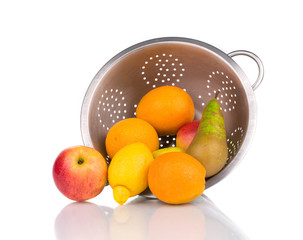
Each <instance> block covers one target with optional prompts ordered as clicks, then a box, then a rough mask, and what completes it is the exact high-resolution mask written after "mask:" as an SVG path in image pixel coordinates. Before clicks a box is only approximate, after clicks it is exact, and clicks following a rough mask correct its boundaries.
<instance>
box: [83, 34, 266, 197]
mask: <svg viewBox="0 0 303 240" xmlns="http://www.w3.org/2000/svg"><path fill="white" fill-rule="evenodd" d="M236 55H245V56H248V57H250V58H252V59H253V60H254V61H255V62H256V63H257V66H258V69H259V75H258V77H257V80H256V81H255V83H254V84H253V85H251V84H250V82H249V81H248V79H247V77H246V75H245V74H244V72H243V71H242V69H241V68H240V67H239V66H238V64H237V63H236V62H235V61H234V60H233V59H232V57H234V56H236ZM263 73H264V71H263V64H262V62H261V60H260V59H259V58H258V57H257V56H256V55H255V54H253V53H251V52H248V51H234V52H231V53H229V54H225V53H224V52H222V51H220V50H219V49H217V48H215V47H213V46H211V45H209V44H206V43H204V42H200V41H197V40H193V39H187V38H177V37H168V38H158V39H152V40H148V41H145V42H141V43H139V44H136V45H134V46H132V47H129V48H127V49H126V50H124V51H122V52H120V53H119V54H117V55H116V56H114V57H113V58H112V59H111V60H109V61H108V62H107V63H106V64H105V65H104V66H103V67H102V68H101V69H100V71H99V72H98V73H97V74H96V76H95V77H94V79H93V80H92V82H91V84H90V86H89V88H88V90H87V92H86V95H85V97H84V101H83V105H82V110H81V132H82V138H83V142H84V144H85V145H86V146H90V147H94V148H95V149H97V150H98V151H100V152H101V154H102V155H103V156H104V157H106V156H107V154H106V150H105V138H106V135H107V132H108V130H109V129H110V128H111V127H112V126H113V125H114V124H115V123H116V122H118V121H120V120H122V119H125V118H130V117H135V114H136V107H137V104H138V103H139V101H140V99H141V98H142V97H143V96H144V95H145V94H146V93H147V92H149V91H150V90H152V89H154V88H156V87H160V86H164V85H172V86H177V87H180V88H182V89H184V91H186V92H187V93H188V94H189V95H190V96H191V97H192V99H193V102H194V105H195V119H200V118H201V115H202V112H203V109H204V107H205V106H206V105H207V103H208V102H209V101H210V100H211V99H212V98H214V96H215V94H216V93H217V92H218V91H219V94H218V96H217V99H218V101H219V102H220V106H221V109H222V112H223V116H224V119H225V125H226V136H227V145H228V152H229V156H228V160H227V163H226V165H225V167H224V168H223V169H222V170H221V171H220V172H219V173H218V174H216V175H215V176H212V177H210V178H208V179H206V188H208V187H210V186H212V185H214V184H216V183H217V182H219V181H220V180H222V179H223V178H224V177H226V176H227V175H228V174H229V173H230V171H231V170H232V169H233V168H234V167H235V166H236V165H237V164H238V163H239V162H240V160H242V159H243V157H244V154H245V153H246V151H247V148H248V146H249V144H250V142H251V140H252V135H253V132H254V127H255V122H256V101H255V96H254V90H255V89H256V88H257V87H258V86H259V84H260V83H261V81H262V79H263ZM159 141H160V148H163V147H168V146H175V142H176V136H168V135H166V136H159ZM106 160H107V162H108V163H109V162H110V159H109V157H108V156H107V157H106ZM145 195H147V196H150V194H149V193H145Z"/></svg>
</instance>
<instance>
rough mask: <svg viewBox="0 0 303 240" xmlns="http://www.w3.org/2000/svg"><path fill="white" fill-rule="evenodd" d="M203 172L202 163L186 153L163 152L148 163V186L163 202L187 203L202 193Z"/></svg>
mask: <svg viewBox="0 0 303 240" xmlns="http://www.w3.org/2000/svg"><path fill="white" fill-rule="evenodd" d="M205 174H206V171H205V168H204V167H203V165H202V164H201V163H200V162H199V161H198V160H196V159H195V158H193V157H192V156H190V155H188V154H187V153H183V152H169V153H164V154H162V155H160V156H159V157H157V158H156V159H155V160H154V161H153V162H152V163H151V165H150V168H149V171H148V186H149V189H150V190H151V192H152V193H153V194H154V195H155V196H156V197H157V198H158V199H160V200H161V201H163V202H166V203H170V204H182V203H187V202H190V201H192V200H194V199H195V198H197V197H198V196H200V195H201V194H202V193H203V191H204V188H205Z"/></svg>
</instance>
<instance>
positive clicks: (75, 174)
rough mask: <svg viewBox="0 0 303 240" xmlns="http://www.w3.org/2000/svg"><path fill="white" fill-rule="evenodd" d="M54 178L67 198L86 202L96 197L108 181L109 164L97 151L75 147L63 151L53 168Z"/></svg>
mask: <svg viewBox="0 0 303 240" xmlns="http://www.w3.org/2000/svg"><path fill="white" fill-rule="evenodd" d="M53 178H54V181H55V184H56V186H57V188H58V189H59V191H60V192H61V193H62V194H63V195H64V196H66V197H67V198H69V199H71V200H75V201H85V200H88V199H91V198H93V197H96V196H97V195H98V194H100V193H101V191H102V190H103V188H104V186H105V183H106V180H107V164H106V161H105V159H104V158H103V157H102V155H101V154H100V153H99V152H98V151H97V150H95V149H93V148H90V147H85V146H75V147H70V148H67V149H65V150H63V151H62V152H61V153H60V154H59V156H58V157H57V159H56V161H55V163H54V166H53Z"/></svg>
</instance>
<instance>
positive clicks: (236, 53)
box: [228, 50, 264, 91]
mask: <svg viewBox="0 0 303 240" xmlns="http://www.w3.org/2000/svg"><path fill="white" fill-rule="evenodd" d="M239 55H243V56H247V57H250V58H251V59H253V60H254V61H255V62H256V63H257V65H258V69H259V74H258V77H257V79H256V81H255V83H254V84H253V85H252V86H251V87H252V89H253V90H254V91H255V90H256V89H257V87H259V85H260V84H261V82H262V80H263V77H264V66H263V63H262V61H261V59H260V58H259V57H258V56H257V55H256V54H254V53H252V52H249V51H245V50H237V51H233V52H230V53H228V56H229V57H235V56H239Z"/></svg>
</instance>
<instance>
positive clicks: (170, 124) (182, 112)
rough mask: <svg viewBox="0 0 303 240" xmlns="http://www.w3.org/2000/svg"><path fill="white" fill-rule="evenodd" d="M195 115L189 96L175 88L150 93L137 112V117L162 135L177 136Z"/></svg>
mask: <svg viewBox="0 0 303 240" xmlns="http://www.w3.org/2000/svg"><path fill="white" fill-rule="evenodd" d="M194 115H195V107H194V103H193V101H192V99H191V97H190V96H189V94H188V93H187V92H185V91H184V90H183V89H181V88H178V87H174V86H163V87H158V88H155V89H153V90H151V91H149V92H148V93H147V94H145V95H144V96H143V98H142V99H141V100H140V102H139V104H138V107H137V110H136V117H137V118H141V119H143V120H145V121H147V122H149V123H150V124H151V125H152V126H153V127H154V128H155V129H156V130H157V132H158V134H160V135H171V134H176V133H177V131H178V129H179V128H180V127H182V126H183V125H185V124H186V123H189V122H191V121H192V120H193V118H194Z"/></svg>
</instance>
